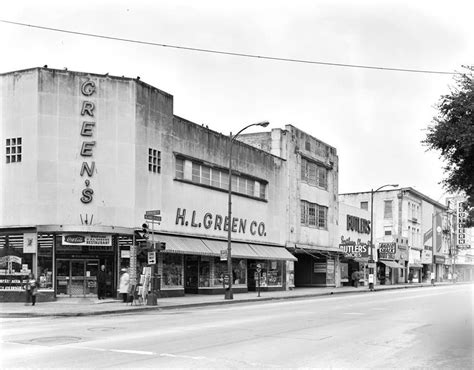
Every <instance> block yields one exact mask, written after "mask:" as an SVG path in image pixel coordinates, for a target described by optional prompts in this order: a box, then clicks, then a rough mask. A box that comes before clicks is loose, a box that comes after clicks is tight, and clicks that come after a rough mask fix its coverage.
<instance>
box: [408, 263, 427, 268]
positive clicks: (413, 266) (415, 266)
mask: <svg viewBox="0 0 474 370" xmlns="http://www.w3.org/2000/svg"><path fill="white" fill-rule="evenodd" d="M408 267H410V268H415V269H422V268H423V265H422V264H420V263H410V264H409V266H408Z"/></svg>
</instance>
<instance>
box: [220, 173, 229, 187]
mask: <svg viewBox="0 0 474 370" xmlns="http://www.w3.org/2000/svg"><path fill="white" fill-rule="evenodd" d="M221 189H229V174H228V173H227V172H224V171H221Z"/></svg>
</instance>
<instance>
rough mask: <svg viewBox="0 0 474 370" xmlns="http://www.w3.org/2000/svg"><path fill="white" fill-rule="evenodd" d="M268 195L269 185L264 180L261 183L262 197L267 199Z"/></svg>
mask: <svg viewBox="0 0 474 370" xmlns="http://www.w3.org/2000/svg"><path fill="white" fill-rule="evenodd" d="M266 197H267V185H266V184H264V183H263V182H261V183H260V199H266Z"/></svg>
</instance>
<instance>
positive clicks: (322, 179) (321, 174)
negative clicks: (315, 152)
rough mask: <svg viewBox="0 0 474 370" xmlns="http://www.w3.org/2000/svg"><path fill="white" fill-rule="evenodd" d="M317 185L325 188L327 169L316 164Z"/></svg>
mask: <svg viewBox="0 0 474 370" xmlns="http://www.w3.org/2000/svg"><path fill="white" fill-rule="evenodd" d="M318 186H319V187H321V188H323V189H327V187H328V170H327V169H326V168H324V167H320V166H318Z"/></svg>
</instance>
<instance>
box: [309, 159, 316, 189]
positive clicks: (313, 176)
mask: <svg viewBox="0 0 474 370" xmlns="http://www.w3.org/2000/svg"><path fill="white" fill-rule="evenodd" d="M317 169H318V167H317V166H316V165H315V164H314V163H308V184H310V185H316V177H317V174H316V172H317Z"/></svg>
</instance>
